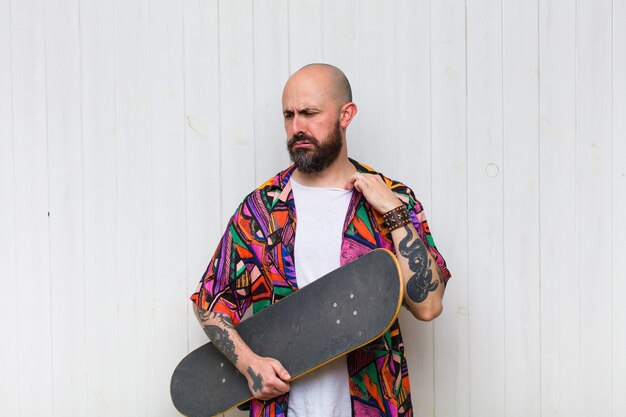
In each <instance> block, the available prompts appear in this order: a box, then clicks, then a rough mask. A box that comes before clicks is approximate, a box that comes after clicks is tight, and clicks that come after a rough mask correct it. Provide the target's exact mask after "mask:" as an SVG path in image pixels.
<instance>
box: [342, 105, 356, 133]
mask: <svg viewBox="0 0 626 417" xmlns="http://www.w3.org/2000/svg"><path fill="white" fill-rule="evenodd" d="M356 113H357V107H356V104H354V102H352V101H351V102H349V103H346V104H344V105H343V106H341V110H340V112H339V124H340V125H341V127H342V128H343V129H345V128H347V127H348V125H349V124H350V122H352V119H354V116H356Z"/></svg>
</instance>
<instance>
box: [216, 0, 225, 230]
mask: <svg viewBox="0 0 626 417" xmlns="http://www.w3.org/2000/svg"><path fill="white" fill-rule="evenodd" d="M216 8H217V103H218V109H219V116H218V118H217V119H218V123H217V124H218V127H217V131H218V155H219V182H218V184H219V213H220V217H219V221H220V229H222V230H223V229H224V226H225V225H224V223H223V220H222V219H223V218H224V181H223V177H224V161H223V155H222V105H221V104H222V44H221V42H222V30H221V29H222V19H221V17H220V0H217V2H216Z"/></svg>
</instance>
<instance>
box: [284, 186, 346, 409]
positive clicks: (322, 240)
mask: <svg viewBox="0 0 626 417" xmlns="http://www.w3.org/2000/svg"><path fill="white" fill-rule="evenodd" d="M291 185H292V189H293V197H294V201H295V205H296V216H297V225H296V241H295V243H294V256H295V268H296V281H297V282H298V287H299V288H302V287H304V286H306V285H307V284H310V283H311V282H313V281H315V280H316V279H318V278H319V277H321V276H323V275H325V274H327V273H329V272H330V271H332V270H334V269H337V268H339V266H340V253H341V241H342V232H343V223H344V220H345V218H346V212H347V211H348V205H349V204H350V198H351V197H352V191H348V190H343V189H340V188H324V187H307V186H304V185H301V184H298V183H297V182H295V181H294V180H293V178H292V179H291ZM311 314H316V313H315V311H312V312H311ZM287 415H288V416H289V417H320V416H333V417H351V416H352V409H351V404H350V387H349V376H348V366H347V363H346V357H345V356H344V357H342V358H340V359H337V360H335V361H333V362H331V363H328V364H326V365H324V366H322V367H321V368H318V369H316V370H315V371H313V372H311V373H309V374H307V375H305V376H303V377H301V378H298V379H297V380H295V381H293V382H292V383H291V390H290V392H289V411H288V414H287Z"/></svg>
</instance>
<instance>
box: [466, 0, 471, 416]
mask: <svg viewBox="0 0 626 417" xmlns="http://www.w3.org/2000/svg"><path fill="white" fill-rule="evenodd" d="M467 5H468V2H467V1H466V2H465V3H464V9H465V14H464V20H465V27H464V29H465V169H466V174H465V189H466V190H467V192H466V194H465V206H466V207H467V211H466V212H465V217H466V221H465V225H466V230H465V236H467V242H468V243H469V231H470V230H469V228H470V215H469V207H470V205H469V203H470V201H469V200H470V196H469V189H470V188H469V183H470V176H469V127H468V123H467V120H468V111H467V109H468V99H469V94H468V85H469V71H468V40H467ZM467 254H468V256H467V257H466V259H465V262H466V265H465V270H466V271H467V291H466V293H465V301H466V305H467V310H468V319H467V321H466V327H467V346H466V348H467V387H468V395H467V410H468V416H469V417H471V414H472V390H471V389H469V387H471V380H472V361H471V360H470V350H471V333H470V322H471V320H472V309H471V306H470V297H469V293H470V287H471V279H470V277H471V274H470V256H469V247H468V251H467Z"/></svg>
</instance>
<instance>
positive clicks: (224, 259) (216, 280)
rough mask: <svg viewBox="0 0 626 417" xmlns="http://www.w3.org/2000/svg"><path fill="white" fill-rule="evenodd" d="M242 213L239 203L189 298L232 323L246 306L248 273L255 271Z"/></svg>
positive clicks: (248, 295)
mask: <svg viewBox="0 0 626 417" xmlns="http://www.w3.org/2000/svg"><path fill="white" fill-rule="evenodd" d="M243 211H244V210H243V204H242V205H241V206H240V207H239V208H238V209H237V212H236V213H235V214H234V215H233V217H232V218H231V219H230V221H229V222H228V226H227V228H226V231H225V232H224V235H223V236H222V239H221V240H220V243H219V245H218V246H217V249H216V250H215V253H214V254H213V257H212V258H211V261H210V262H209V266H208V267H207V269H206V272H205V273H204V275H203V276H202V279H201V280H200V283H199V284H198V287H197V288H196V291H195V292H194V293H193V294H192V295H191V297H190V298H191V301H193V302H194V303H195V304H196V305H198V307H200V308H201V309H203V310H206V311H215V312H221V313H226V314H228V315H229V316H230V317H231V319H232V320H233V323H234V324H237V323H239V321H241V318H242V317H243V315H244V314H245V312H246V310H247V309H248V307H249V305H250V302H251V301H250V281H251V274H252V272H253V270H254V269H255V268H256V265H254V262H253V259H254V257H253V255H252V251H251V250H250V247H249V242H250V239H249V237H248V236H247V233H246V227H245V223H246V220H245V217H246V216H245V215H244V212H243ZM248 230H249V228H248Z"/></svg>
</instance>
